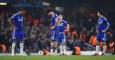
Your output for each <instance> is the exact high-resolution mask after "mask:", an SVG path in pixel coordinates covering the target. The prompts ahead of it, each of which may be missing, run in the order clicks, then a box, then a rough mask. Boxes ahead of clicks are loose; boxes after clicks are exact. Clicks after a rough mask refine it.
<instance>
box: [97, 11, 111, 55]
mask: <svg viewBox="0 0 115 60" xmlns="http://www.w3.org/2000/svg"><path fill="white" fill-rule="evenodd" d="M103 13H104V12H103V11H98V12H97V16H98V24H97V28H96V29H97V41H98V42H99V46H96V54H97V53H98V52H99V50H100V49H101V52H102V55H104V54H105V50H106V45H105V44H106V40H107V35H106V32H107V30H108V29H109V27H110V23H109V21H108V19H107V18H106V17H104V16H103Z"/></svg>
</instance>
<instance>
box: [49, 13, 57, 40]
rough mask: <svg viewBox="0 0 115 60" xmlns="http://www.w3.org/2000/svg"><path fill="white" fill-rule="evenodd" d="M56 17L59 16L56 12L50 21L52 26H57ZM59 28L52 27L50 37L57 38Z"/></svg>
mask: <svg viewBox="0 0 115 60" xmlns="http://www.w3.org/2000/svg"><path fill="white" fill-rule="evenodd" d="M56 18H57V14H54V15H52V16H51V21H50V26H51V27H52V26H55V25H56ZM57 33H58V32H57V28H56V27H55V28H54V29H51V31H50V38H51V39H52V40H57Z"/></svg>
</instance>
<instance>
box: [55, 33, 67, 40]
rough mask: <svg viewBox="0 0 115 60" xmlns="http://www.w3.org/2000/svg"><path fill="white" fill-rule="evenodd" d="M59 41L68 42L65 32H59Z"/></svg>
mask: <svg viewBox="0 0 115 60" xmlns="http://www.w3.org/2000/svg"><path fill="white" fill-rule="evenodd" d="M57 40H58V42H66V38H65V34H64V33H58V38H57Z"/></svg>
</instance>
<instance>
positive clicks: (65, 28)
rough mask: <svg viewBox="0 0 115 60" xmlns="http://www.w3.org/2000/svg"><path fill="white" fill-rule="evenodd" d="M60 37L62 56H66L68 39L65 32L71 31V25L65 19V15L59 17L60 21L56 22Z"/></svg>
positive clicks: (58, 36)
mask: <svg viewBox="0 0 115 60" xmlns="http://www.w3.org/2000/svg"><path fill="white" fill-rule="evenodd" d="M56 25H57V30H58V35H57V40H58V43H59V49H60V53H61V54H65V52H66V37H65V33H64V32H65V31H69V24H68V23H67V21H66V20H64V19H63V15H62V14H59V15H58V20H56Z"/></svg>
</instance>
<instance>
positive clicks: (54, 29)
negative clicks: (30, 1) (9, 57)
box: [47, 9, 57, 53]
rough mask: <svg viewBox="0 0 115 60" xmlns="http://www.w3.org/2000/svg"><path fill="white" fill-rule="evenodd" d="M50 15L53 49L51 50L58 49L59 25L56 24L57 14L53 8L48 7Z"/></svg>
mask: <svg viewBox="0 0 115 60" xmlns="http://www.w3.org/2000/svg"><path fill="white" fill-rule="evenodd" d="M47 13H48V15H49V16H50V17H51V20H50V39H51V44H50V45H51V49H50V52H51V53H53V51H54V50H55V51H57V26H56V19H57V14H56V13H55V12H54V11H53V10H52V9H48V11H47Z"/></svg>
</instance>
